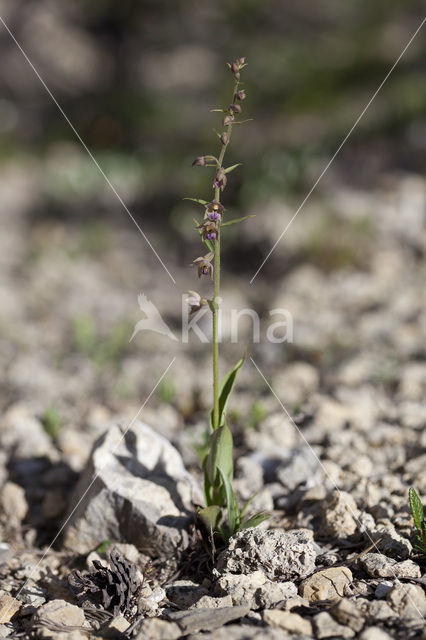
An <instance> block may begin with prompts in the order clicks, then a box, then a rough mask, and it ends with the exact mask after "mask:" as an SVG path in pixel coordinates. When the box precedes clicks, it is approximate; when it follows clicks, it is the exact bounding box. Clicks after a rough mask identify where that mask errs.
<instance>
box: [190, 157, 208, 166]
mask: <svg viewBox="0 0 426 640" xmlns="http://www.w3.org/2000/svg"><path fill="white" fill-rule="evenodd" d="M205 164H206V159H205V157H204V156H198V158H195V160H194V162H193V163H192V166H193V167H204V166H205Z"/></svg>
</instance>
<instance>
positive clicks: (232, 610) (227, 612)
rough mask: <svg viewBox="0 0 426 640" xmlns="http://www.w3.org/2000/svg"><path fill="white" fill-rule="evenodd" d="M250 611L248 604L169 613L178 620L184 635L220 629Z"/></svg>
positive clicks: (173, 618)
mask: <svg viewBox="0 0 426 640" xmlns="http://www.w3.org/2000/svg"><path fill="white" fill-rule="evenodd" d="M249 611H250V607H248V606H239V607H222V608H219V609H192V610H191V611H174V612H173V613H169V614H168V619H169V620H170V621H172V622H176V623H177V624H178V625H179V627H180V628H181V630H182V632H183V635H186V634H188V633H197V632H198V631H211V630H212V629H219V627H222V626H223V625H225V624H227V623H228V622H232V620H238V619H239V618H244V616H246V615H247V614H248V612H249Z"/></svg>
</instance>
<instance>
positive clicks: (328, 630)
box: [312, 611, 355, 640]
mask: <svg viewBox="0 0 426 640" xmlns="http://www.w3.org/2000/svg"><path fill="white" fill-rule="evenodd" d="M312 623H313V627H314V630H315V636H316V637H317V638H318V639H319V640H322V638H353V637H354V636H355V631H353V629H351V628H350V627H344V626H343V625H341V624H338V623H337V622H336V621H335V620H333V618H332V617H331V615H330V614H329V613H327V611H321V613H318V614H317V615H316V616H314V618H313V620H312Z"/></svg>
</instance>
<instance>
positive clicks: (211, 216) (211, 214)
mask: <svg viewBox="0 0 426 640" xmlns="http://www.w3.org/2000/svg"><path fill="white" fill-rule="evenodd" d="M224 211H225V207H224V206H223V204H221V203H220V202H216V200H212V202H209V204H208V205H207V207H206V212H205V214H204V219H205V220H210V221H212V222H220V221H221V220H222V214H223V212H224Z"/></svg>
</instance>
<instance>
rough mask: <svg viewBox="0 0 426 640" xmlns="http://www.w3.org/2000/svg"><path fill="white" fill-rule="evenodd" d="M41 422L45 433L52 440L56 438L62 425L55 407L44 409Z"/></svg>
mask: <svg viewBox="0 0 426 640" xmlns="http://www.w3.org/2000/svg"><path fill="white" fill-rule="evenodd" d="M41 423H42V425H43V429H44V430H45V432H46V433H47V435H48V436H49V437H50V438H51V439H52V440H56V439H57V437H58V435H59V431H60V429H61V427H62V425H63V419H62V418H61V416H60V415H59V413H58V411H57V409H55V407H48V408H47V409H46V411H45V412H44V415H43V417H42V419H41Z"/></svg>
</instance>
